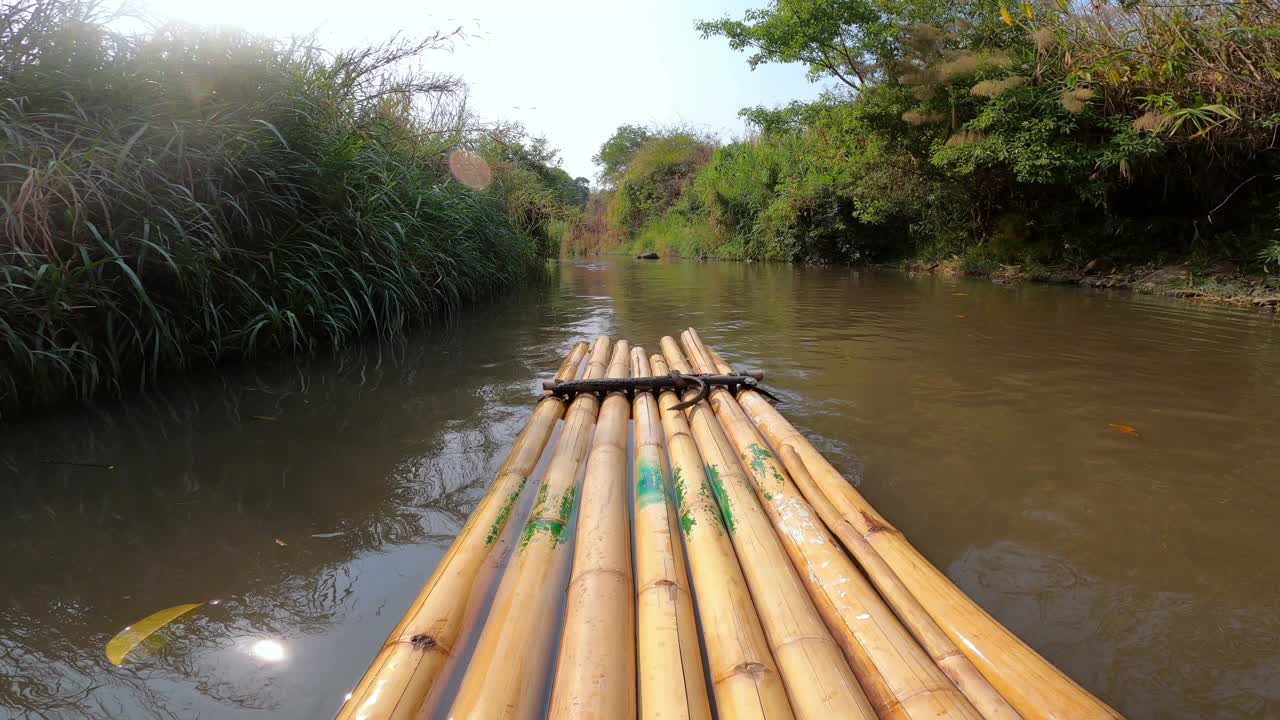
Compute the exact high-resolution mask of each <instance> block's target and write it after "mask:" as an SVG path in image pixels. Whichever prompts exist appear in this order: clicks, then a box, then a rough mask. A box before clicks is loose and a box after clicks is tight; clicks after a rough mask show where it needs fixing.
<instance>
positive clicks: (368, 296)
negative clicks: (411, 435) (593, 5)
mask: <svg viewBox="0 0 1280 720" xmlns="http://www.w3.org/2000/svg"><path fill="white" fill-rule="evenodd" d="M96 7H97V6H96V5H95V4H93V3H89V2H80V1H79V0H27V2H25V3H21V4H19V5H15V6H14V8H12V9H11V10H12V11H11V12H9V14H8V15H7V18H8V24H7V25H6V26H4V27H3V28H0V67H4V68H6V71H5V72H4V73H3V74H0V97H3V98H5V100H4V101H3V102H2V103H0V138H3V140H0V203H3V208H4V212H3V216H4V220H3V225H0V236H2V242H0V368H3V369H4V372H3V373H0V411H3V410H11V409H14V408H17V407H22V406H29V405H32V404H36V403H40V402H46V401H55V400H59V399H64V398H69V397H74V398H88V397H90V396H93V395H95V394H97V393H99V392H102V391H107V392H115V391H119V390H121V389H123V388H125V387H132V386H137V385H140V384H145V383H148V382H150V381H152V380H154V379H155V378H156V377H157V376H158V375H159V374H161V373H163V372H168V371H174V370H181V369H187V368H194V367H200V366H207V365H210V364H212V363H215V362H218V361H221V360H224V359H228V358H241V357H247V356H251V355H255V354H260V353H263V352H276V351H306V350H311V349H315V348H320V347H326V346H336V345H340V344H343V343H347V342H350V341H352V340H353V339H355V338H357V337H359V336H362V335H366V334H378V335H384V336H389V335H394V334H396V333H399V332H401V331H402V330H403V329H404V328H405V327H407V326H408V325H410V324H412V323H415V322H421V321H422V320H423V319H424V318H428V317H431V316H433V315H436V314H439V313H444V312H448V311H450V310H452V309H453V308H456V307H458V306H459V305H461V304H463V303H465V302H466V301H468V300H470V299H472V298H475V297H477V296H481V295H485V294H488V293H492V292H494V291H497V290H499V289H501V288H504V287H508V286H511V285H513V284H515V283H519V282H521V281H522V280H523V279H524V278H526V277H527V276H528V275H529V274H530V273H533V272H536V271H537V269H538V268H539V266H540V258H541V257H542V256H543V255H544V254H546V253H549V252H550V251H551V245H552V243H550V242H549V241H548V238H550V232H549V228H548V225H549V224H550V223H551V222H553V221H555V220H557V219H561V220H568V219H571V218H572V217H573V215H572V213H573V212H576V210H574V209H573V208H566V207H564V202H565V196H564V193H567V188H568V186H570V185H574V182H573V180H572V179H571V178H568V176H567V175H566V174H564V173H563V171H559V170H558V169H556V168H547V167H546V166H545V163H547V162H550V161H551V160H552V159H553V155H548V154H547V150H546V148H545V145H544V144H543V145H540V144H539V143H536V142H530V143H528V144H526V143H525V141H524V140H523V139H522V136H521V137H517V138H516V140H515V141H514V142H513V141H511V139H510V138H508V140H507V143H506V148H507V150H508V151H509V152H508V154H507V155H505V156H504V155H501V154H500V153H497V152H495V151H494V147H495V146H494V143H493V142H492V141H491V138H490V137H489V136H488V135H487V134H480V133H477V132H475V131H473V130H472V129H471V128H470V122H469V120H468V117H467V115H466V113H465V110H464V104H463V103H462V102H461V100H462V97H461V92H462V87H461V85H460V84H459V82H458V81H457V80H456V79H454V78H450V77H442V76H433V75H425V74H421V73H406V72H404V71H402V70H401V68H402V67H403V64H404V62H405V61H408V60H411V59H412V58H413V57H415V56H416V55H417V54H419V53H420V52H422V51H423V50H427V49H430V48H433V47H439V46H441V45H443V44H445V43H447V41H448V38H447V37H444V36H434V37H432V38H429V39H428V40H426V41H424V42H420V43H393V44H388V45H382V46H378V47H372V48H366V49H359V50H352V51H345V52H342V53H338V54H336V55H335V54H329V53H325V52H323V51H321V50H320V49H318V48H315V47H313V46H311V45H310V44H308V43H305V42H298V43H294V44H281V43H276V42H273V41H269V40H264V39H261V38H256V37H252V36H248V35H243V34H239V33H227V32H220V33H210V32H194V31H189V30H186V29H183V28H178V27H165V28H160V29H158V30H156V31H155V32H153V33H152V34H150V35H148V36H144V37H136V38H134V37H130V38H126V37H123V36H120V35H117V34H114V33H113V32H112V31H111V30H110V29H109V27H108V26H107V25H106V23H105V18H103V17H100V16H98V15H95V14H94V13H95V8H96ZM468 146H470V147H472V148H473V149H474V150H475V151H476V152H477V153H479V154H480V157H488V158H489V162H488V166H490V167H491V170H492V173H491V180H492V182H491V184H489V183H488V181H487V180H486V184H488V189H487V190H483V191H481V190H473V189H469V188H468V187H466V186H464V185H463V184H461V183H459V182H456V181H454V180H453V179H452V178H451V176H450V164H449V161H448V156H449V153H450V151H451V150H453V149H454V148H457V147H468ZM516 146H519V148H517V147H516ZM477 162H478V163H479V164H480V165H485V162H484V161H483V160H479V161H477ZM560 176H564V177H563V178H561V177H560ZM486 177H488V176H486ZM549 178H550V179H553V180H558V181H560V184H561V185H563V186H564V188H565V190H564V193H562V192H561V190H560V189H558V186H552V185H550V184H549V183H548V179H549ZM566 179H567V183H565V182H563V181H564V180H566ZM574 192H575V193H576V192H577V190H576V186H575V191H574Z"/></svg>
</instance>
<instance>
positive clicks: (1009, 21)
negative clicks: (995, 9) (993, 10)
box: [1000, 5, 1013, 27]
mask: <svg viewBox="0 0 1280 720" xmlns="http://www.w3.org/2000/svg"><path fill="white" fill-rule="evenodd" d="M1000 19H1001V20H1004V24H1005V25H1008V26H1009V27H1013V16H1012V15H1010V14H1009V8H1007V7H1005V6H1003V5H1001V6H1000Z"/></svg>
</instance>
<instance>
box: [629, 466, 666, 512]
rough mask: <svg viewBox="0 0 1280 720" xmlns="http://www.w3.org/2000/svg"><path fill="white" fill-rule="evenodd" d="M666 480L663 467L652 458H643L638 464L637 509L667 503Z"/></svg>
mask: <svg viewBox="0 0 1280 720" xmlns="http://www.w3.org/2000/svg"><path fill="white" fill-rule="evenodd" d="M665 490H666V482H665V481H664V479H663V477H662V467H661V466H660V465H658V463H656V462H653V461H652V460H641V461H640V462H639V463H637V464H636V509H637V510H638V509H640V508H644V507H648V506H650V505H655V504H657V503H665V502H666V501H667V494H666V492H665Z"/></svg>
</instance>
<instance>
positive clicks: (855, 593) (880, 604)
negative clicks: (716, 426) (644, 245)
mask: <svg viewBox="0 0 1280 720" xmlns="http://www.w3.org/2000/svg"><path fill="white" fill-rule="evenodd" d="M682 340H683V341H684V346H685V350H686V352H688V354H689V357H690V358H691V359H692V363H693V367H694V368H695V369H696V370H697V371H699V372H703V373H706V372H713V369H712V368H714V362H713V361H712V359H711V356H710V355H709V354H708V353H707V351H706V349H705V348H704V347H703V346H702V345H701V343H699V342H697V341H696V339H695V338H694V337H693V336H691V335H690V334H689V333H687V332H686V333H685V334H684V335H683V336H682ZM710 400H711V407H712V409H713V410H715V413H716V416H717V417H718V418H719V419H720V423H721V424H722V425H723V426H724V427H725V430H726V433H727V435H728V437H729V439H730V441H731V442H732V443H733V445H734V447H735V448H736V449H737V451H738V454H739V456H740V457H741V458H742V461H743V464H744V466H745V467H746V468H748V470H749V474H750V475H751V476H752V478H753V479H754V481H755V482H754V484H753V487H754V488H755V491H756V495H757V496H758V498H759V500H760V503H761V505H763V506H764V509H765V512H766V513H767V514H768V516H769V520H770V521H771V522H772V524H773V528H774V529H775V530H776V531H777V533H778V537H779V538H780V539H781V540H782V545H783V547H785V548H786V551H787V555H788V556H790V558H791V561H792V563H794V564H795V567H796V570H797V572H798V573H799V576H800V578H801V579H802V580H803V581H804V584H805V589H806V590H808V591H809V595H810V596H811V597H812V598H813V600H814V602H815V604H816V605H817V607H818V611H819V612H820V613H821V614H822V619H823V620H824V621H825V622H826V624H827V627H828V628H829V629H830V630H831V634H832V635H833V636H834V637H835V639H836V642H837V643H838V644H839V645H840V649H841V650H843V651H844V654H845V657H846V658H848V660H849V665H850V666H851V667H852V668H853V672H854V674H855V675H856V676H857V678H858V681H859V683H861V685H862V689H863V690H864V691H865V692H866V694H867V699H869V700H870V701H871V706H872V707H873V708H875V710H876V713H877V714H878V715H879V716H880V717H881V718H882V719H884V720H890V719H891V720H918V719H920V718H965V719H969V720H977V719H978V718H979V717H980V715H979V714H978V712H977V711H976V710H974V708H973V706H972V705H971V704H970V703H969V701H968V700H967V699H966V698H965V697H964V695H963V694H962V693H961V692H960V690H959V689H958V688H957V687H956V686H955V685H954V684H953V683H952V682H951V680H950V679H949V678H948V677H947V676H946V675H945V674H944V673H943V672H942V670H941V669H939V668H938V666H937V665H935V664H934V662H933V660H932V659H931V658H930V657H929V655H928V653H926V652H925V651H924V649H923V648H921V647H920V646H919V645H918V644H917V643H916V641H915V639H914V638H913V637H911V633H909V632H908V631H907V629H906V628H905V627H903V626H902V623H901V622H899V621H898V618H897V617H895V616H894V614H893V611H892V610H891V609H890V608H889V606H888V605H886V604H885V603H884V601H883V600H882V599H881V598H880V596H879V595H878V594H877V593H876V591H875V589H874V588H872V587H871V584H870V583H869V582H867V580H866V578H864V577H863V576H862V573H861V572H860V571H859V570H858V568H857V567H855V566H854V564H853V561H852V560H851V559H850V558H849V556H848V555H846V554H845V553H844V551H843V550H841V549H840V546H839V544H838V543H836V540H835V538H834V537H832V536H831V534H830V532H828V530H827V528H826V527H824V526H823V524H822V522H821V521H820V520H818V519H817V518H816V517H815V514H814V511H813V508H812V507H811V506H810V505H809V503H808V502H806V501H805V499H804V497H803V496H802V495H801V494H800V491H799V490H798V489H797V488H796V486H795V484H794V483H793V482H792V481H791V478H790V476H789V475H788V474H787V471H786V470H785V469H784V468H783V467H782V465H781V464H780V463H778V462H777V460H776V459H775V458H774V457H773V453H772V452H770V451H769V450H768V448H766V447H765V443H764V439H763V438H761V437H760V435H759V434H758V433H757V432H756V429H755V427H754V426H752V425H751V421H750V420H748V419H747V417H746V415H744V414H743V412H742V409H741V408H740V407H739V406H738V403H737V401H736V400H734V398H733V393H731V392H729V391H728V390H726V389H725V388H723V387H716V388H713V389H712V390H711V395H710Z"/></svg>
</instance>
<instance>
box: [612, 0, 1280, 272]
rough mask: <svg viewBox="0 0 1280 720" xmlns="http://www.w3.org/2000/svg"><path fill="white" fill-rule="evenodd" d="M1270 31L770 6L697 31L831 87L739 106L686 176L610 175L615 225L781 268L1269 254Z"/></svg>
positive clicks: (1091, 7)
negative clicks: (833, 85)
mask: <svg viewBox="0 0 1280 720" xmlns="http://www.w3.org/2000/svg"><path fill="white" fill-rule="evenodd" d="M1278 21H1280V18H1278V17H1277V16H1276V14H1275V10H1274V7H1272V5H1271V4H1268V3H1257V2H1248V3H1245V2H1226V3H1208V4H1206V3H1201V2H1197V1H1196V0H1173V2H1164V1H1161V2H1156V1H1155V0H1124V1H1123V2H1120V1H1119V0H1104V1H1103V2H1097V3H1093V4H1080V3H1071V2H1066V1H1065V0H1063V1H1061V2H1056V3H1047V2H1019V3H1016V4H1012V5H1005V4H1002V3H1001V2H1000V1H999V0H958V1H948V2H942V1H941V0H837V1H836V2H818V1H817V0H769V2H767V3H765V4H764V6H763V7H761V8H758V9H752V10H748V11H747V12H746V13H745V14H744V15H743V16H741V17H740V18H738V19H734V18H729V17H725V18H721V19H717V20H709V21H704V22H700V23H698V25H697V28H698V30H699V31H700V32H701V33H702V34H703V36H704V37H709V36H718V37H724V38H725V39H727V40H728V42H729V44H730V46H731V47H733V48H735V49H738V50H743V51H746V52H748V53H749V55H748V63H749V64H750V65H751V66H752V67H756V66H759V65H761V64H764V63H772V62H802V63H805V64H807V65H808V67H809V73H810V77H811V79H814V80H822V79H834V80H837V81H839V82H840V83H842V84H843V88H842V91H841V92H828V93H827V94H826V95H824V97H822V98H821V99H820V100H818V101H817V102H812V103H798V102H793V103H791V104H789V105H786V106H784V107H781V108H759V107H757V108H748V109H744V110H743V111H742V112H741V115H742V117H744V118H745V119H746V120H747V121H748V122H749V123H750V124H751V126H752V127H753V137H751V138H750V139H749V140H743V141H739V142H732V143H728V144H725V145H723V146H721V147H719V148H718V149H717V150H716V151H715V153H714V155H713V156H712V157H711V159H710V162H709V163H707V164H706V166H705V167H704V168H703V169H701V170H700V171H699V172H698V174H697V177H696V178H694V179H693V180H692V181H688V180H687V176H684V175H682V176H681V180H680V181H679V182H673V183H666V184H664V183H663V182H661V181H660V180H659V178H660V177H662V176H661V174H660V173H650V172H649V171H648V170H643V171H636V172H635V173H634V174H632V172H631V170H628V172H627V174H626V177H625V178H624V180H623V181H622V182H620V183H619V184H618V193H616V194H615V196H614V198H613V201H612V203H613V204H612V206H611V209H612V210H613V211H615V213H614V215H613V216H612V217H613V219H614V221H615V223H614V226H613V227H614V228H615V232H618V233H620V234H622V235H624V236H626V237H632V238H633V237H636V236H637V234H638V233H641V232H643V233H644V234H645V235H646V236H652V235H653V234H654V232H655V230H653V228H661V229H662V230H663V231H664V232H676V228H677V227H678V228H684V229H683V230H680V233H681V234H682V236H685V237H701V238H709V239H704V240H702V243H701V245H700V249H701V251H702V252H710V253H712V254H718V255H722V256H724V255H733V256H738V257H746V258H767V259H778V260H788V261H816V262H853V261H864V260H879V259H887V258H890V257H893V256H899V257H901V256H917V257H927V258H930V259H941V258H945V257H949V256H953V255H959V256H961V258H962V262H963V264H965V265H966V266H967V267H969V268H970V269H974V270H990V269H992V268H993V267H994V266H995V264H996V263H998V262H1024V263H1025V262H1028V261H1031V262H1034V263H1048V262H1084V261H1086V260H1087V259H1088V258H1092V257H1098V256H1100V255H1107V256H1111V257H1112V258H1113V259H1117V260H1131V261H1140V260H1145V259H1149V258H1154V257H1159V256H1175V255H1186V254H1199V255H1230V256H1233V257H1235V258H1237V259H1241V260H1250V261H1253V260H1255V259H1256V261H1258V262H1275V260H1273V259H1271V255H1269V254H1268V253H1270V252H1271V250H1270V247H1271V245H1269V244H1268V241H1273V240H1274V235H1273V231H1274V230H1275V227H1276V224H1277V218H1276V216H1275V215H1274V213H1272V212H1270V210H1271V208H1273V207H1274V206H1275V204H1276V201H1277V200H1278V199H1280V179H1278V178H1277V176H1278V175H1280V153H1277V151H1276V150H1275V133H1276V129H1277V128H1278V127H1280V31H1278V30H1277V26H1278V25H1277V23H1278ZM638 147H639V148H640V149H639V150H637V151H636V153H637V157H638V156H639V154H640V153H643V152H645V150H646V149H647V148H649V147H650V143H649V142H641V143H639V145H638ZM633 169H634V168H633ZM672 214H674V215H678V216H679V223H673V224H671V225H668V224H666V221H665V220H662V221H655V218H666V217H667V216H669V215H672ZM698 222H704V223H706V225H707V226H708V227H709V228H710V231H711V232H710V235H709V236H708V235H706V234H704V233H699V232H692V231H691V230H690V229H689V228H692V227H694V226H696V224H697V223H698Z"/></svg>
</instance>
